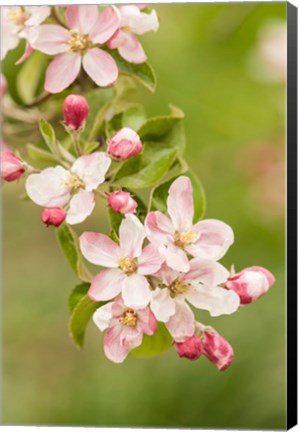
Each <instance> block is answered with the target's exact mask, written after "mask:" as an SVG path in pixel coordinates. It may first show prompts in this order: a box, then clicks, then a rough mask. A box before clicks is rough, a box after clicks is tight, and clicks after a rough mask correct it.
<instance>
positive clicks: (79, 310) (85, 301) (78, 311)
mask: <svg viewBox="0 0 298 432" xmlns="http://www.w3.org/2000/svg"><path fill="white" fill-rule="evenodd" d="M103 304H104V303H101V302H94V301H92V300H91V299H90V297H89V296H88V295H85V296H84V297H82V298H81V300H79V302H78V303H77V304H76V306H75V307H74V309H73V311H72V314H71V316H70V320H69V332H70V336H71V338H72V340H73V343H74V344H75V345H76V346H77V347H78V348H82V346H83V344H84V336H85V331H86V327H87V324H88V322H89V321H90V318H91V317H92V315H93V313H94V312H95V311H96V309H98V308H99V307H100V306H101V305H103Z"/></svg>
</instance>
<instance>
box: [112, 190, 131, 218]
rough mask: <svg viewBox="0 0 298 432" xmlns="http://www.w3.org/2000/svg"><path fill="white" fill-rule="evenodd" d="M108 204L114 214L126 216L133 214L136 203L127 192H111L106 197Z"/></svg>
mask: <svg viewBox="0 0 298 432" xmlns="http://www.w3.org/2000/svg"><path fill="white" fill-rule="evenodd" d="M108 204H109V206H110V207H111V209H112V210H114V212H117V213H121V214H127V213H134V212H135V210H136V208H137V206H138V203H137V202H136V201H135V200H134V199H133V198H132V197H131V195H130V193H129V192H124V191H118V192H112V193H111V194H110V195H109V196H108Z"/></svg>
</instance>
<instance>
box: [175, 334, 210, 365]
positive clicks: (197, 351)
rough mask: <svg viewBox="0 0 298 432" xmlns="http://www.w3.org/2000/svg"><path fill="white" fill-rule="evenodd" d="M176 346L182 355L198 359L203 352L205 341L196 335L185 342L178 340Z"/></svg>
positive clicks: (190, 358)
mask: <svg viewBox="0 0 298 432" xmlns="http://www.w3.org/2000/svg"><path fill="white" fill-rule="evenodd" d="M175 348H176V351H177V353H178V355H179V356H180V357H186V358H188V359H189V360H197V359H198V358H199V357H200V356H201V355H202V353H203V343H202V341H201V339H200V338H198V336H196V335H193V336H191V337H190V338H188V339H186V341H184V342H176V343H175Z"/></svg>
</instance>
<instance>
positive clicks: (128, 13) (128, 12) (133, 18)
mask: <svg viewBox="0 0 298 432" xmlns="http://www.w3.org/2000/svg"><path fill="white" fill-rule="evenodd" d="M119 9H120V13H121V17H122V21H121V27H122V26H127V27H129V29H130V31H131V32H133V33H136V34H143V33H146V32H148V31H157V30H158V26H159V23H158V18H157V15H156V12H155V10H153V11H152V12H151V13H150V14H147V13H145V12H141V11H140V9H139V8H138V6H137V5H127V6H121V7H120V8H119Z"/></svg>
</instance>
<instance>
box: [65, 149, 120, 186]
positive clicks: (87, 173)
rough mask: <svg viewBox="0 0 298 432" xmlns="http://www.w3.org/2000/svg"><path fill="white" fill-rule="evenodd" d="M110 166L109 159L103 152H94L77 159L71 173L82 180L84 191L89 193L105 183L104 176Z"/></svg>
mask: <svg viewBox="0 0 298 432" xmlns="http://www.w3.org/2000/svg"><path fill="white" fill-rule="evenodd" d="M110 165H111V159H110V158H109V156H108V155H107V154H106V153H104V152H95V153H92V154H90V155H85V156H81V157H79V158H78V159H77V160H76V161H75V163H74V164H73V166H72V168H71V171H72V172H74V173H76V174H77V175H78V177H79V178H80V179H81V180H83V182H84V184H85V189H86V190H87V191H91V190H93V189H97V187H98V186H99V185H100V184H101V183H103V182H104V181H105V175H106V173H107V171H108V169H109V167H110Z"/></svg>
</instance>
